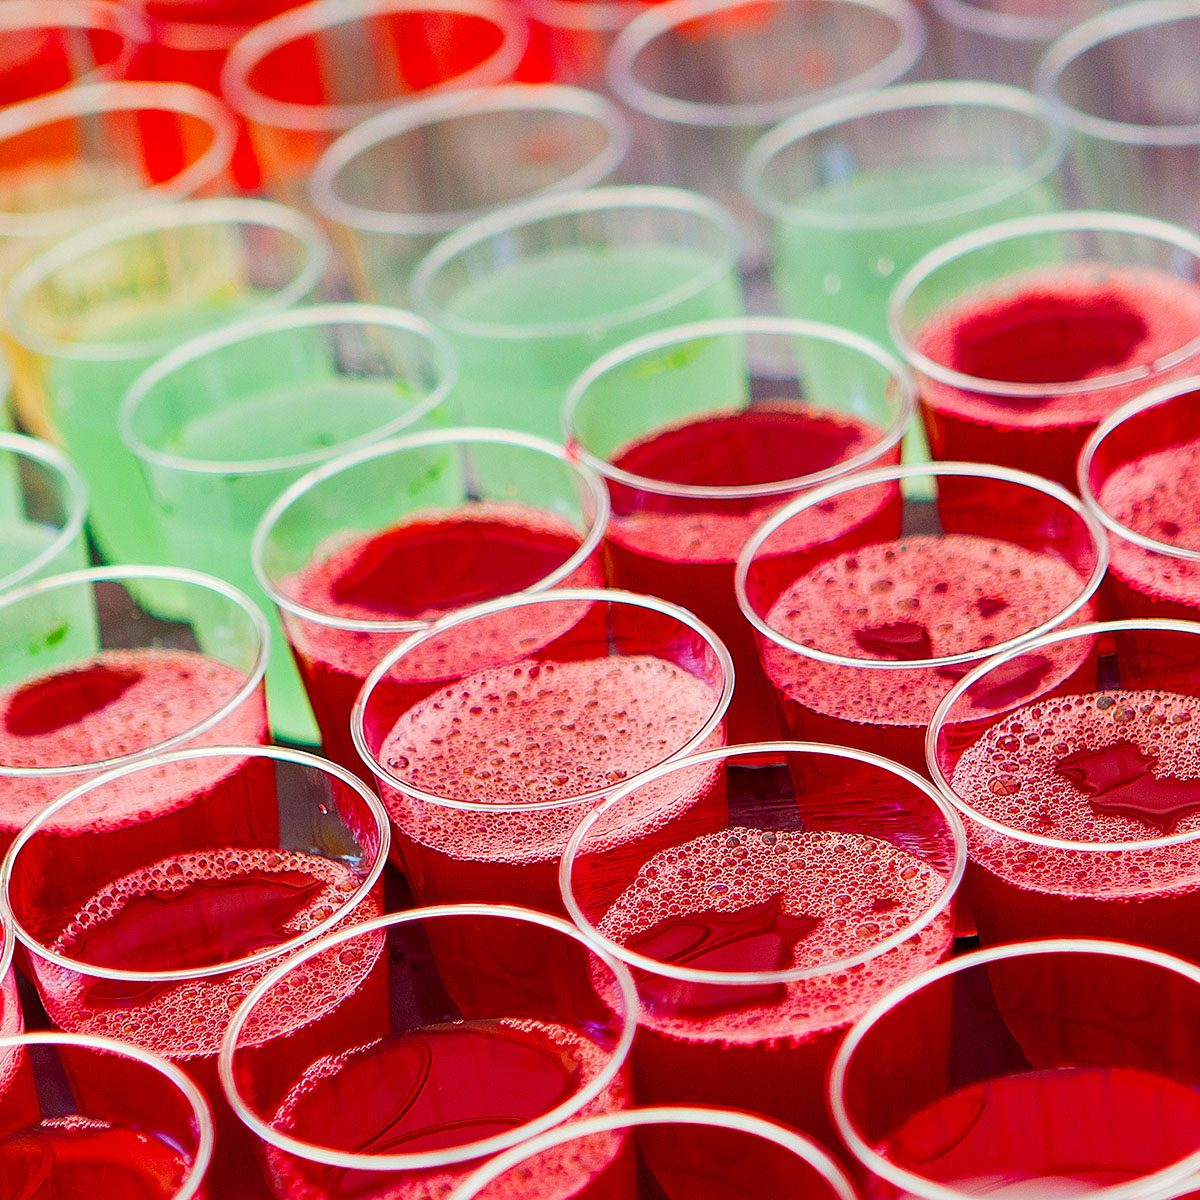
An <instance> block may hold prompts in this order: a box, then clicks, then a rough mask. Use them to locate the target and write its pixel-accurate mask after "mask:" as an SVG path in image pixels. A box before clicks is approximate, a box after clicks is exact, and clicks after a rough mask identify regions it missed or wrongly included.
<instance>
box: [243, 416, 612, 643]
mask: <svg viewBox="0 0 1200 1200" xmlns="http://www.w3.org/2000/svg"><path fill="white" fill-rule="evenodd" d="M438 445H446V446H451V447H455V446H457V447H465V446H467V445H485V446H520V447H523V448H524V449H527V450H530V451H533V452H537V453H542V454H545V455H547V456H548V457H550V458H553V459H555V460H557V461H558V462H560V463H561V464H562V465H563V466H564V467H565V468H566V469H567V470H568V471H570V472H573V473H574V475H575V476H576V478H577V480H578V482H579V483H580V485H581V486H582V487H583V488H584V489H585V491H586V492H587V494H588V496H589V497H590V499H591V501H592V503H593V504H594V505H595V520H594V521H592V522H591V528H589V529H588V531H587V534H586V536H585V537H584V539H583V541H582V542H581V543H580V546H579V549H578V550H576V551H575V553H574V554H572V555H571V557H570V558H568V559H566V560H565V561H564V562H562V563H561V564H560V565H559V566H557V567H556V568H555V569H554V570H553V571H551V572H550V573H549V574H548V575H546V576H544V577H543V578H542V579H539V580H537V581H536V582H534V583H532V584H530V585H529V586H528V587H526V588H523V589H522V590H521V591H520V592H517V593H510V594H513V595H525V594H529V593H537V592H543V591H547V590H549V589H551V588H554V587H556V586H557V585H558V584H559V583H560V582H561V581H562V580H564V579H567V578H569V577H570V576H571V575H573V574H574V573H575V571H577V570H578V569H579V568H580V567H581V566H582V565H583V564H584V563H585V562H587V560H588V559H589V558H591V556H592V555H593V554H595V553H596V551H597V550H598V549H599V548H600V546H601V545H602V544H603V541H604V536H605V533H606V532H607V529H608V521H609V514H610V512H611V502H610V501H609V497H608V488H606V487H605V486H604V482H603V480H602V479H600V478H599V477H598V476H597V475H596V473H595V472H594V471H592V470H590V469H589V468H588V467H587V466H586V464H583V463H580V462H577V461H576V460H575V459H574V458H573V457H571V455H569V454H568V453H567V452H566V450H565V449H564V448H563V447H562V446H559V445H557V444H555V443H554V442H550V441H547V440H546V439H544V438H539V437H534V436H533V435H532V434H525V433H518V432H515V431H512V430H507V429H485V428H480V427H475V426H454V427H452V428H449V429H438V430H426V431H425V432H423V433H415V434H411V435H409V436H408V437H405V438H393V439H391V440H389V441H384V442H376V443H373V444H372V445H370V446H364V447H363V448H362V449H360V450H356V451H353V452H351V453H350V454H343V455H341V456H340V457H338V458H335V459H332V460H331V461H330V462H327V463H324V464H323V465H322V466H319V467H317V468H315V469H314V470H312V471H309V473H308V474H307V475H304V476H302V477H301V478H300V479H297V480H296V481H295V483H293V484H291V486H289V487H288V488H286V489H285V490H284V491H283V492H282V493H281V494H280V495H279V497H278V498H277V499H276V500H275V502H274V503H273V504H272V505H271V506H270V508H268V509H267V510H266V512H265V513H264V514H263V516H262V519H261V520H260V521H259V523H258V525H257V527H256V528H255V530H254V539H253V541H252V542H251V544H250V562H251V566H252V567H253V568H254V574H255V577H256V578H257V579H258V582H259V585H260V586H261V587H262V589H263V591H264V592H266V593H267V595H268V596H269V597H270V598H271V600H272V601H273V602H274V603H275V604H276V605H278V606H279V608H281V609H283V610H284V611H286V612H288V613H290V614H291V615H292V616H294V617H299V618H301V619H302V620H305V621H311V622H312V623H313V624H316V625H323V626H325V627H326V628H329V629H342V630H347V631H351V632H356V633H405V634H408V633H415V632H416V631H417V630H420V629H425V628H427V627H428V626H429V625H430V624H431V622H430V621H428V620H421V619H419V618H415V617H414V618H408V619H405V620H400V619H396V620H390V621H385V620H379V621H372V620H368V619H366V618H361V617H341V616H337V615H336V614H334V613H326V612H321V611H320V610H319V609H315V608H311V607H309V606H308V605H306V604H303V603H301V602H300V601H298V600H295V599H293V598H292V597H291V596H288V595H287V594H286V593H285V592H284V591H283V590H282V589H281V588H280V587H279V586H278V585H277V584H276V583H275V581H274V580H273V579H272V578H271V577H270V575H269V574H268V573H267V570H266V566H265V565H264V557H265V553H266V546H267V541H268V540H269V538H270V536H271V534H272V532H273V531H274V529H275V526H276V525H277V524H278V522H279V520H280V519H281V518H282V517H283V516H284V514H285V513H286V512H287V511H288V510H289V509H290V508H291V507H292V505H293V504H295V503H296V501H297V500H299V499H301V498H302V497H304V496H307V495H308V494H309V493H311V492H313V491H315V490H316V489H317V488H319V487H320V486H321V485H322V484H323V483H325V482H327V481H328V480H329V479H331V478H333V477H335V476H337V475H340V474H342V473H343V472H344V471H350V470H353V469H355V468H356V467H359V466H361V465H362V464H363V463H367V462H372V461H374V460H375V459H378V458H390V457H391V456H392V455H395V454H404V453H406V452H407V451H409V450H419V449H424V448H426V447H428V446H438ZM378 532H382V531H378ZM301 569H302V570H303V568H301Z"/></svg>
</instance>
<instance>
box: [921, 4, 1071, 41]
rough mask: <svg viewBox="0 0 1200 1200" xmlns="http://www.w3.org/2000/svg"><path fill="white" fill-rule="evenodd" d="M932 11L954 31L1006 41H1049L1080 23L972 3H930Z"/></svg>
mask: <svg viewBox="0 0 1200 1200" xmlns="http://www.w3.org/2000/svg"><path fill="white" fill-rule="evenodd" d="M929 2H930V6H931V7H932V8H933V11H934V12H935V13H937V15H938V16H939V17H940V18H941V19H942V20H943V21H945V22H946V24H947V25H951V26H953V27H954V28H955V29H962V30H966V31H969V32H970V33H981V34H983V35H984V36H985V37H994V38H1001V39H1003V40H1004V41H1006V42H1048V41H1050V39H1051V38H1056V37H1058V36H1059V34H1061V33H1063V32H1064V30H1067V29H1070V28H1072V27H1073V26H1074V25H1075V24H1077V23H1078V21H1079V20H1086V19H1087V18H1071V17H1067V18H1065V19H1064V18H1062V17H1052V16H1050V17H1047V16H1037V15H1034V14H1032V13H1013V12H1003V11H1001V10H999V9H990V8H986V7H985V6H984V5H982V4H978V3H975V4H972V3H969V0H929Z"/></svg>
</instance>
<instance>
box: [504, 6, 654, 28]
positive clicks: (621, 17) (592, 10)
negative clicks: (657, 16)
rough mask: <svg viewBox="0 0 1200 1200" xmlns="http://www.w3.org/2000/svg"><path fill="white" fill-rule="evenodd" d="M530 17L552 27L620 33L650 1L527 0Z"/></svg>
mask: <svg viewBox="0 0 1200 1200" xmlns="http://www.w3.org/2000/svg"><path fill="white" fill-rule="evenodd" d="M525 7H526V10H527V11H528V13H529V15H530V17H531V18H532V19H533V20H535V21H539V22H541V24H543V25H548V26H549V27H550V28H551V29H578V30H583V31H584V32H596V33H617V32H619V31H620V30H622V29H624V28H625V26H626V25H627V24H628V23H629V22H630V21H631V20H633V18H634V17H635V16H637V15H638V14H639V13H641V12H644V11H645V10H646V9H647V8H648V7H649V4H648V3H647V2H646V0H527V2H526V5H525Z"/></svg>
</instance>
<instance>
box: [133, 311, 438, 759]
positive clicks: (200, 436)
mask: <svg viewBox="0 0 1200 1200" xmlns="http://www.w3.org/2000/svg"><path fill="white" fill-rule="evenodd" d="M454 383H455V368H454V365H453V358H452V354H451V351H450V349H449V347H448V346H447V345H446V342H445V340H444V339H443V338H442V337H441V335H440V334H438V333H437V331H436V330H434V329H433V328H432V327H431V326H429V325H428V324H427V323H426V322H425V321H423V320H422V319H421V318H419V317H416V316H413V315H412V314H410V313H406V312H402V311H400V310H399V309H393V308H384V307H381V306H376V305H367V304H322V305H314V306H311V307H306V308H299V309H295V310H294V311H292V312H284V313H271V314H268V315H260V316H254V317H247V318H246V319H244V320H241V321H238V322H235V323H233V324H230V325H228V326H227V327H225V328H223V329H219V330H216V331H213V332H210V333H207V334H202V335H200V336H199V337H196V338H193V339H192V340H191V341H189V342H186V343H185V344H183V345H181V346H179V347H177V348H176V349H175V350H173V351H171V352H170V353H168V354H167V355H165V356H164V357H163V358H161V359H160V360H159V361H158V362H156V363H155V364H154V365H153V366H151V367H150V368H149V369H148V370H147V371H146V372H145V373H144V374H143V375H141V377H140V378H138V379H137V380H136V381H135V382H134V384H133V385H132V387H131V388H130V389H129V392H128V394H127V395H126V397H125V399H124V402H123V403H122V406H121V412H120V421H119V427H120V436H121V438H122V439H123V441H124V443H125V446H126V447H127V450H128V452H129V453H131V454H132V455H134V456H135V457H136V458H137V459H138V460H139V461H140V464H141V467H142V471H143V473H144V476H145V479H146V484H147V486H148V489H149V507H150V514H149V515H150V517H151V518H152V520H153V521H154V522H155V525H156V527H157V528H158V530H159V532H160V534H161V536H162V538H163V540H164V542H165V545H166V548H167V551H168V553H169V554H170V555H171V557H172V558H173V560H174V561H176V562H178V563H186V564H187V565H188V566H191V567H195V568H198V569H200V570H204V571H208V572H209V573H211V574H213V575H216V576H218V577H219V578H222V579H225V580H227V581H228V582H230V583H232V584H234V585H236V586H237V587H239V588H241V589H242V590H244V591H245V592H247V593H248V594H249V595H250V596H251V597H252V598H253V599H254V600H256V601H257V602H258V603H259V605H260V606H261V607H262V608H263V610H264V611H265V612H267V613H268V614H269V615H270V622H271V636H272V647H271V661H270V666H269V667H268V669H267V694H268V703H269V707H270V712H271V723H272V728H273V729H274V730H275V732H276V734H277V735H279V736H281V737H283V738H285V739H287V740H289V741H293V742H308V743H315V742H316V741H317V734H316V726H315V724H314V722H313V717H312V713H311V710H310V709H309V706H308V701H307V700H306V698H305V695H304V690H303V688H302V687H301V684H300V679H299V676H298V675H297V673H296V667H295V663H294V662H293V660H292V658H291V655H290V653H289V651H288V645H287V640H286V639H285V638H284V635H283V631H282V629H281V627H280V625H279V620H278V618H277V616H276V615H275V611H274V606H273V605H272V603H271V601H270V600H269V599H268V597H267V596H266V594H265V593H264V591H263V589H262V586H261V584H260V583H259V582H258V581H257V579H256V578H255V575H254V571H253V568H252V566H251V557H250V544H251V541H252V538H253V535H254V529H255V526H256V525H257V524H258V521H259V519H260V518H261V517H262V516H263V514H264V513H265V512H266V510H267V509H268V508H269V507H270V505H271V504H272V503H273V502H274V500H275V499H276V498H277V497H278V496H279V495H280V493H281V492H283V490H284V489H285V488H287V487H288V486H289V485H291V484H292V483H294V482H295V481H296V480H297V479H299V478H300V477H301V476H302V475H304V474H306V473H307V472H308V471H310V470H312V469H313V468H314V467H317V466H320V465H321V464H323V463H325V462H328V461H329V460H331V459H333V458H336V457H338V456H339V455H342V454H345V453H347V452H350V451H353V450H358V449H360V448H362V447H365V446H368V445H371V444H373V443H374V442H376V441H381V440H383V439H384V438H388V437H393V436H395V435H397V434H399V433H402V432H410V431H416V430H418V429H421V428H424V427H427V426H428V425H430V424H433V423H436V422H438V421H440V420H441V417H442V413H443V411H444V409H443V403H444V401H445V400H446V397H447V396H448V395H449V393H450V392H451V390H452V389H453V387H454Z"/></svg>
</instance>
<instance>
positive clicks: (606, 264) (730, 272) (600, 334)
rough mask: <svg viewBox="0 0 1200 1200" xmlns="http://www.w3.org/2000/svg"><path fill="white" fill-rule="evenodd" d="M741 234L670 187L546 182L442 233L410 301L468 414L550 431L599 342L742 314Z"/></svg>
mask: <svg viewBox="0 0 1200 1200" xmlns="http://www.w3.org/2000/svg"><path fill="white" fill-rule="evenodd" d="M737 242H738V235H737V230H736V227H735V226H734V223H733V220H732V218H731V217H730V216H729V214H728V213H726V212H725V211H724V210H723V209H721V208H719V207H718V206H717V205H715V204H713V203H712V202H711V201H709V200H705V199H704V198H703V197H701V196H697V195H694V194H693V193H691V192H685V191H680V190H679V189H675V188H655V187H639V186H630V187H605V188H591V189H589V190H586V191H582V192H572V193H569V194H568V195H565V196H545V197H542V198H541V199H537V200H529V201H526V202H525V203H523V204H520V205H515V206H513V207H511V208H509V209H506V210H505V211H503V212H499V213H494V214H492V215H491V216H488V217H481V218H480V219H479V220H477V221H473V222H472V223H471V224H469V225H465V226H464V227H463V228H462V229H460V230H458V231H457V232H456V233H452V234H450V235H449V236H448V237H446V238H443V239H442V241H440V242H439V243H438V244H437V245H436V246H435V247H434V248H433V249H432V250H431V251H430V252H429V253H428V254H427V255H426V256H425V258H424V259H422V260H421V262H420V264H419V265H418V266H417V269H416V272H415V274H414V276H413V281H412V292H413V301H414V305H415V307H416V308H417V309H418V311H420V312H422V313H424V315H425V316H427V317H428V318H429V320H430V321H432V322H433V323H434V324H435V325H436V326H438V327H439V328H440V329H441V330H442V332H443V333H445V335H446V337H447V338H448V339H449V340H450V343H451V345H452V346H453V348H454V352H455V355H456V356H457V358H458V363H459V370H460V372H461V379H460V384H459V392H458V399H459V403H460V407H461V409H462V413H463V416H464V417H465V419H466V420H467V421H469V422H470V423H472V424H478V425H490V426H495V427H497V428H504V429H514V430H517V431H520V432H523V433H532V434H535V435H537V436H539V437H545V438H549V439H550V440H551V441H557V440H559V437H560V436H561V427H560V424H559V412H560V410H561V408H562V401H563V397H564V396H565V395H566V392H567V389H568V388H569V387H570V386H571V383H572V382H573V381H574V380H575V379H576V378H577V377H578V376H579V374H580V372H582V371H583V370H584V369H585V368H586V367H588V366H589V365H590V364H591V363H593V362H594V361H595V360H596V359H597V358H598V357H599V356H600V355H601V354H603V353H604V352H605V351H606V350H611V349H613V348H615V347H616V346H619V345H621V344H622V343H623V342H627V341H629V340H630V339H631V338H634V337H637V336H639V335H640V334H645V333H651V332H653V331H655V330H658V329H665V328H667V327H669V326H671V325H682V324H685V323H686V322H689V321H700V320H707V319H711V318H717V317H734V316H738V315H740V313H741V309H742V300H741V290H740V287H739V285H738V281H737V277H736V268H737V258H738V248H737Z"/></svg>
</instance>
